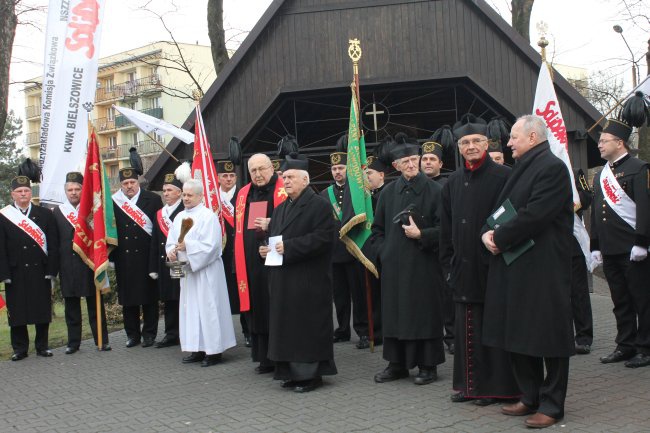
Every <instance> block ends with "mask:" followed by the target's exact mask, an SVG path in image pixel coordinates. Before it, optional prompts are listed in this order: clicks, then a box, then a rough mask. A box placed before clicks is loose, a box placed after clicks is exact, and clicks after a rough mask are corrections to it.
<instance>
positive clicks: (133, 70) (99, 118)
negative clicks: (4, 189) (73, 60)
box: [24, 41, 216, 196]
mask: <svg viewBox="0 0 650 433" xmlns="http://www.w3.org/2000/svg"><path fill="white" fill-rule="evenodd" d="M179 50H180V53H179ZM183 63H184V64H186V65H187V68H186V69H189V71H190V72H191V74H192V76H190V74H189V73H188V72H187V71H186V70H183V69H184V68H185V67H184V66H182V64H183ZM192 77H193V78H194V80H196V81H197V82H198V83H199V85H200V86H201V88H202V89H203V90H204V91H206V90H207V89H208V88H209V87H210V85H211V84H212V82H213V81H214V79H215V78H216V74H215V72H214V67H213V63H212V55H211V52H210V47H209V46H203V45H192V44H178V45H175V44H173V43H170V42H166V41H162V42H156V43H153V44H149V45H146V46H143V47H139V48H135V49H131V50H128V51H124V52H122V53H118V54H115V55H112V56H108V57H104V58H101V59H99V72H98V75H97V90H96V96H95V107H94V109H93V112H92V116H91V120H92V124H93V126H94V128H95V131H96V133H97V139H98V141H99V147H100V152H101V154H102V157H103V158H104V162H105V164H106V168H107V172H108V175H109V178H110V179H111V189H113V190H116V189H117V188H118V185H119V181H118V171H119V169H120V168H122V167H125V166H128V165H129V149H130V148H131V147H135V148H136V149H138V153H139V154H140V155H141V157H142V161H143V165H144V170H145V172H146V171H147V170H148V168H149V167H150V166H151V164H153V162H154V161H155V159H156V158H157V156H158V155H159V154H160V152H162V149H161V147H160V146H159V145H158V144H157V143H156V142H158V143H160V144H162V145H163V146H166V145H167V144H168V143H169V140H170V139H171V136H156V137H153V136H147V135H146V134H144V133H143V132H142V131H140V130H139V129H138V128H136V127H135V125H133V124H132V123H131V122H129V121H128V120H127V119H126V118H124V116H122V115H120V114H119V112H117V111H116V110H115V109H114V108H113V105H117V106H121V107H127V108H131V109H134V110H138V111H141V112H143V113H146V114H148V115H150V116H153V117H156V118H159V119H163V120H165V121H167V122H169V123H171V124H174V125H179V126H180V125H181V124H182V123H183V122H184V121H185V119H186V118H187V116H188V115H189V113H190V112H191V111H192V110H193V109H194V106H195V101H194V100H193V99H192V98H191V97H192V94H193V93H195V90H196V88H197V86H196V83H195V82H194V80H193V79H192ZM31 81H32V82H34V83H40V82H42V78H41V77H39V78H35V79H33V80H31ZM24 91H25V120H26V121H25V131H26V134H25V144H26V146H27V147H28V149H29V155H30V157H31V158H32V159H34V160H38V154H39V148H40V141H39V135H40V123H41V117H40V116H41V111H40V107H41V86H40V84H30V85H28V86H26V87H25V90H24ZM35 192H36V191H35ZM36 195H37V194H35V196H36Z"/></svg>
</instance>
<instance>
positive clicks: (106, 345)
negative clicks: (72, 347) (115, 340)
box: [97, 344, 113, 352]
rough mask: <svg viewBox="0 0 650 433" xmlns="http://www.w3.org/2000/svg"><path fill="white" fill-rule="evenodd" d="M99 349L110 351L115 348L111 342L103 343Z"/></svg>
mask: <svg viewBox="0 0 650 433" xmlns="http://www.w3.org/2000/svg"><path fill="white" fill-rule="evenodd" d="M97 350H99V351H100V352H110V351H111V350H113V348H112V347H111V345H110V344H103V345H102V347H100V348H98V349H97Z"/></svg>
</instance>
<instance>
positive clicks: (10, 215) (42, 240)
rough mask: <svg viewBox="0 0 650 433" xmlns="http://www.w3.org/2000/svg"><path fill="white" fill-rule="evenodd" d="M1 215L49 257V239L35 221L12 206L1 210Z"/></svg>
mask: <svg viewBox="0 0 650 433" xmlns="http://www.w3.org/2000/svg"><path fill="white" fill-rule="evenodd" d="M0 213H1V214H2V215H4V216H5V218H7V219H8V220H9V221H11V222H12V223H13V224H15V225H16V227H18V228H19V229H20V230H22V231H23V233H25V234H26V235H27V236H29V237H30V239H32V240H33V241H34V242H36V243H37V244H38V246H39V247H41V249H42V250H43V252H44V253H45V255H47V238H46V237H45V233H44V232H43V230H41V228H40V227H39V226H38V225H37V224H36V223H35V222H34V221H32V220H30V219H29V218H27V217H26V216H25V215H23V213H22V212H21V211H19V210H18V209H16V208H15V207H13V206H11V205H10V206H6V207H4V208H3V209H2V210H0Z"/></svg>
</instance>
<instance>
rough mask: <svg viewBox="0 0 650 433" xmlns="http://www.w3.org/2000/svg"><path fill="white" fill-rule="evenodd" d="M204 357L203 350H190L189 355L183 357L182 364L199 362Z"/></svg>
mask: <svg viewBox="0 0 650 433" xmlns="http://www.w3.org/2000/svg"><path fill="white" fill-rule="evenodd" d="M204 358H205V352H192V354H191V355H189V356H186V357H185V358H183V364H191V363H193V362H201V361H203V359H204Z"/></svg>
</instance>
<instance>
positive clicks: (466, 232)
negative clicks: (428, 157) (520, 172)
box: [440, 156, 510, 303]
mask: <svg viewBox="0 0 650 433" xmlns="http://www.w3.org/2000/svg"><path fill="white" fill-rule="evenodd" d="M509 173H510V168H509V167H506V166H504V165H499V164H497V163H495V162H493V161H492V159H491V158H490V157H489V156H487V157H486V158H485V160H484V161H483V164H482V165H481V166H480V167H479V168H477V169H476V170H475V171H471V170H469V169H468V168H466V167H462V168H460V169H458V170H456V171H455V172H454V173H452V174H451V175H450V176H449V178H448V182H447V183H446V184H445V185H444V186H443V187H442V212H441V215H440V261H441V263H442V267H443V271H444V273H443V275H444V277H445V278H447V277H448V282H449V286H450V287H451V288H452V290H453V296H454V301H455V302H463V303H483V301H484V299H485V286H486V285H487V275H488V263H489V261H490V253H489V252H488V251H487V250H486V249H485V247H484V246H483V242H481V229H482V228H483V226H484V225H485V221H486V220H487V217H488V216H490V213H491V212H492V210H493V209H494V207H495V206H496V204H497V203H496V202H497V198H498V197H499V194H500V193H501V190H502V189H503V185H505V183H506V180H507V178H508V174H509Z"/></svg>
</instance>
